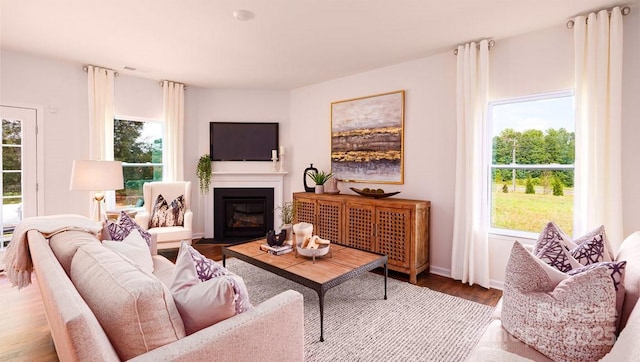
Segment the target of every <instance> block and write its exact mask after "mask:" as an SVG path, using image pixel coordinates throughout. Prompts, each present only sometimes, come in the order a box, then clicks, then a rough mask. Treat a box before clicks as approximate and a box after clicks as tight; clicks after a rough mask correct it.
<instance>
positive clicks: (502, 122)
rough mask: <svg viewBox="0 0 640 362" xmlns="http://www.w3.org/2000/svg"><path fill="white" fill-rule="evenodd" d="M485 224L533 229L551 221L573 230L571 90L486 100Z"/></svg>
mask: <svg viewBox="0 0 640 362" xmlns="http://www.w3.org/2000/svg"><path fill="white" fill-rule="evenodd" d="M489 120H490V124H491V132H490V134H491V138H492V142H491V144H492V150H491V156H492V157H491V162H492V164H491V165H490V167H491V177H492V181H493V182H490V183H489V184H490V185H491V197H490V212H491V218H490V220H491V221H490V223H491V224H490V228H491V231H492V232H494V233H502V234H510V235H518V234H520V235H523V234H524V235H528V234H529V233H539V232H540V230H542V229H543V228H544V226H545V225H546V223H547V222H548V221H553V222H555V223H556V224H558V226H560V227H561V228H562V229H563V230H564V231H565V232H566V233H567V234H568V235H571V234H572V230H573V176H574V172H573V169H574V159H575V119H574V97H573V93H572V92H570V91H567V92H556V93H546V94H541V95H535V96H530V97H523V98H517V99H509V100H503V101H497V102H492V103H490V104H489Z"/></svg>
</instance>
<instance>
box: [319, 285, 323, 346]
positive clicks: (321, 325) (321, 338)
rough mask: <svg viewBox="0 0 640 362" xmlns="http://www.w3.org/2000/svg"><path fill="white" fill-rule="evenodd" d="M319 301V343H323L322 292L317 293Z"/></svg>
mask: <svg viewBox="0 0 640 362" xmlns="http://www.w3.org/2000/svg"><path fill="white" fill-rule="evenodd" d="M318 300H320V342H324V291H318Z"/></svg>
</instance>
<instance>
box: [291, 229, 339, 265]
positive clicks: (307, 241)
mask: <svg viewBox="0 0 640 362" xmlns="http://www.w3.org/2000/svg"><path fill="white" fill-rule="evenodd" d="M330 243H331V241H329V240H327V239H322V238H320V237H319V236H318V235H313V236H311V237H305V238H304V241H303V242H302V243H298V244H297V245H296V256H297V255H298V254H300V255H302V256H306V257H308V258H312V259H313V264H315V263H316V256H318V257H319V256H325V255H327V253H329V251H330V250H331V246H330Z"/></svg>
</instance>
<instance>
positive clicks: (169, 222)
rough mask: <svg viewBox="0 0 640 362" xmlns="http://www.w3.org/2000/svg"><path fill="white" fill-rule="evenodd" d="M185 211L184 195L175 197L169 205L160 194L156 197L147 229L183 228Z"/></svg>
mask: <svg viewBox="0 0 640 362" xmlns="http://www.w3.org/2000/svg"><path fill="white" fill-rule="evenodd" d="M185 209H186V206H185V204H184V195H180V196H178V197H176V198H175V199H174V200H173V201H171V203H170V204H167V200H165V199H164V197H163V196H162V194H160V195H158V197H157V198H156V203H155V204H154V205H153V210H152V212H151V219H150V220H149V228H156V227H164V226H183V225H184V212H185Z"/></svg>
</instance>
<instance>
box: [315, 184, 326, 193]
mask: <svg viewBox="0 0 640 362" xmlns="http://www.w3.org/2000/svg"><path fill="white" fill-rule="evenodd" d="M316 194H324V185H316Z"/></svg>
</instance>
